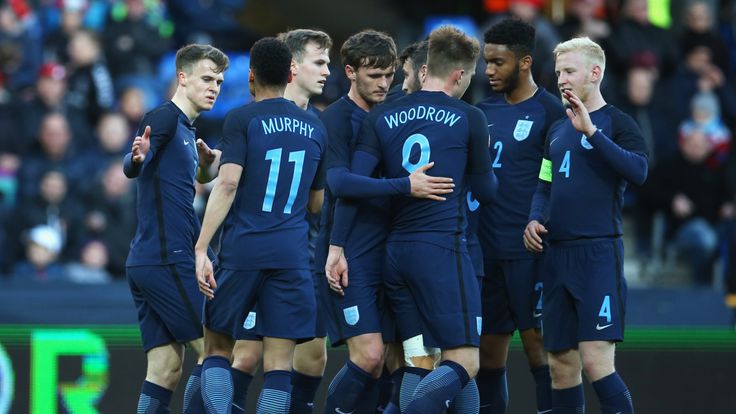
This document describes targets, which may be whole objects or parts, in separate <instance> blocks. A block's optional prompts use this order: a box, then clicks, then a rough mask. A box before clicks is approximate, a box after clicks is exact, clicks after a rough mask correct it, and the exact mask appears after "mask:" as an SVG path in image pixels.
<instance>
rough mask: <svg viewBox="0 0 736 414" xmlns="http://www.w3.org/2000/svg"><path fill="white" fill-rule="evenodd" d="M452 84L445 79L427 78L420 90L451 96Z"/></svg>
mask: <svg viewBox="0 0 736 414" xmlns="http://www.w3.org/2000/svg"><path fill="white" fill-rule="evenodd" d="M453 84H454V83H453V82H450V81H449V80H447V79H441V78H436V77H434V76H427V77H426V78H425V79H424V83H423V84H422V90H423V91H427V92H444V93H445V94H446V95H447V96H450V97H451V96H452V86H453Z"/></svg>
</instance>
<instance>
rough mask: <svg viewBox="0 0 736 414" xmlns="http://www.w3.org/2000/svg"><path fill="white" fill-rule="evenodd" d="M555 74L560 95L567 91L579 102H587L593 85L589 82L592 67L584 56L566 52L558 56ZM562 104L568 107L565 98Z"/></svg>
mask: <svg viewBox="0 0 736 414" xmlns="http://www.w3.org/2000/svg"><path fill="white" fill-rule="evenodd" d="M555 73H556V74H557V87H558V88H559V90H560V94H562V93H563V92H564V91H567V90H569V91H572V92H573V93H574V94H575V95H577V97H578V98H580V100H581V101H583V102H585V101H586V100H587V98H588V95H589V94H590V90H591V88H593V86H594V85H593V82H592V81H591V76H592V65H591V64H589V63H588V61H587V59H586V58H585V56H583V55H582V54H581V53H580V52H566V53H562V54H560V55H558V56H557V60H556V61H555ZM562 103H563V104H564V105H565V106H569V105H570V103H569V102H567V99H565V98H562Z"/></svg>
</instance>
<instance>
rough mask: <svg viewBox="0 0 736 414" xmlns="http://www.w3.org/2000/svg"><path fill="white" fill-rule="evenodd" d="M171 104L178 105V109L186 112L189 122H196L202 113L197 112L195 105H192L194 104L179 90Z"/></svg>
mask: <svg viewBox="0 0 736 414" xmlns="http://www.w3.org/2000/svg"><path fill="white" fill-rule="evenodd" d="M171 102H173V103H174V105H176V107H177V108H179V109H180V110H181V111H182V112H184V115H186V116H187V118H188V119H189V122H190V123H192V122H194V120H195V119H197V117H198V116H199V113H200V111H199V110H197V109H196V108H195V107H194V105H192V102H191V101H190V100H189V99H187V97H186V96H184V93H183V92H182V93H179V91H178V90H177V91H176V93H175V94H174V96H173V97H172V98H171Z"/></svg>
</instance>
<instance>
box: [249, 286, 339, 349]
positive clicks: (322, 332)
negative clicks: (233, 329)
mask: <svg viewBox="0 0 736 414" xmlns="http://www.w3.org/2000/svg"><path fill="white" fill-rule="evenodd" d="M321 277H324V275H322V276H321ZM312 281H313V283H314V294H315V303H316V304H317V325H316V331H315V333H314V337H315V338H324V337H325V336H327V326H326V324H325V319H326V318H327V314H326V312H325V309H324V303H323V302H322V301H321V300H319V295H320V289H321V285H320V280H319V279H318V275H315V274H312ZM259 313H260V309H259V306H258V304H257V303H256V306H255V307H254V308H253V309H251V310H250V311H248V313H247V314H246V315H245V318H244V319H243V329H241V330H240V332H239V334H238V336H236V337H235V339H239V340H240V339H243V340H246V341H260V340H262V339H263V334H262V333H261V330H260V326H261V325H260V324H258V314H259Z"/></svg>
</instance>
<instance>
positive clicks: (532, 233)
mask: <svg viewBox="0 0 736 414" xmlns="http://www.w3.org/2000/svg"><path fill="white" fill-rule="evenodd" d="M544 234H547V229H546V228H545V227H544V226H543V225H542V224H540V223H539V222H538V221H537V220H532V221H530V222H529V224H527V225H526V229H524V247H526V249H527V250H529V251H530V252H534V253H542V250H543V249H544V247H543V245H542V235H544Z"/></svg>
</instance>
